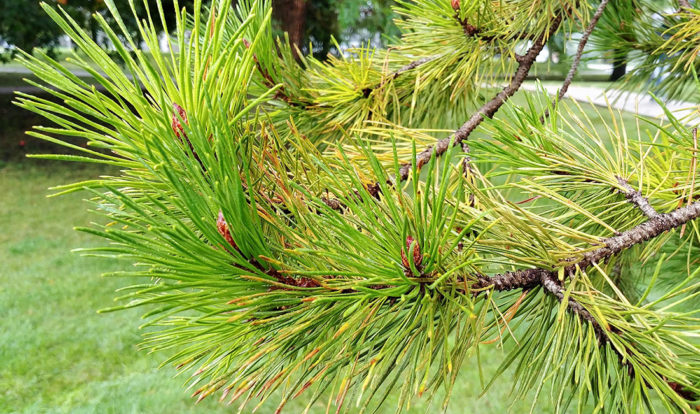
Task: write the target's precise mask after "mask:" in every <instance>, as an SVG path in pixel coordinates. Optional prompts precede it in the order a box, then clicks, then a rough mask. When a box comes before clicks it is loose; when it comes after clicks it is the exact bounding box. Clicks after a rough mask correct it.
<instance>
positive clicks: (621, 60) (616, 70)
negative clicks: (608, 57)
mask: <svg viewBox="0 0 700 414" xmlns="http://www.w3.org/2000/svg"><path fill="white" fill-rule="evenodd" d="M625 73H627V57H626V56H616V57H615V58H614V59H613V71H612V74H610V81H616V80H618V79H620V78H621V77H623V76H625Z"/></svg>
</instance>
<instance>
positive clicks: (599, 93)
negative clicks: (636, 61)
mask: <svg viewBox="0 0 700 414" xmlns="http://www.w3.org/2000/svg"><path fill="white" fill-rule="evenodd" d="M543 86H544V88H545V89H546V90H547V92H549V93H551V94H553V95H554V94H556V93H557V92H558V91H559V86H556V85H543ZM523 89H525V90H530V91H534V90H536V89H537V86H536V85H535V84H531V83H528V84H525V85H523ZM566 97H567V98H572V99H576V100H577V101H581V102H590V103H592V104H594V105H598V106H605V107H607V106H608V103H609V104H610V106H612V107H613V108H615V109H620V110H623V111H628V112H632V113H637V114H639V115H644V116H648V117H651V118H666V116H665V114H664V111H663V109H662V108H661V106H659V104H658V103H656V101H655V100H653V99H652V98H651V96H650V95H648V94H643V93H636V92H623V91H619V90H609V91H605V90H604V89H603V88H600V87H596V86H583V85H571V86H570V87H569V91H568V92H567V93H566ZM606 97H607V101H606V99H605V98H606ZM662 101H663V100H662ZM664 104H665V105H666V108H668V109H669V110H670V111H671V112H673V113H674V114H675V116H676V117H677V118H679V119H682V118H683V117H687V116H688V115H691V114H692V113H693V112H694V113H695V114H694V115H695V116H696V117H697V116H698V115H700V104H698V103H691V102H682V101H665V102H664ZM688 119H689V120H690V118H688ZM696 119H697V118H696ZM691 123H693V124H695V123H697V121H692V122H691Z"/></svg>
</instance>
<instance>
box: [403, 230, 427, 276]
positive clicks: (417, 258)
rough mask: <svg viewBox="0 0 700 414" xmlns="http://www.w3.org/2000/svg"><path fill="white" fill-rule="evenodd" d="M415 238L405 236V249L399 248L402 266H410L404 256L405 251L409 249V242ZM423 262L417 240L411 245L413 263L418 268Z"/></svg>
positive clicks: (408, 267)
mask: <svg viewBox="0 0 700 414" xmlns="http://www.w3.org/2000/svg"><path fill="white" fill-rule="evenodd" d="M414 241H415V240H414V239H413V237H411V236H407V237H406V250H404V249H401V263H402V264H403V267H405V268H406V269H410V268H411V264H410V263H409V262H408V258H407V257H406V251H408V250H410V249H411V244H412V243H413V242H414ZM422 263H423V255H422V254H421V252H420V246H419V245H418V242H416V244H415V245H414V246H413V264H414V265H415V266H416V269H419V268H420V265H421V264H422Z"/></svg>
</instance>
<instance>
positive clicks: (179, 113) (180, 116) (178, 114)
mask: <svg viewBox="0 0 700 414" xmlns="http://www.w3.org/2000/svg"><path fill="white" fill-rule="evenodd" d="M173 110H174V111H175V113H174V114H173V116H172V119H171V121H170V125H171V127H172V128H173V131H174V132H175V135H177V137H178V138H180V134H182V135H183V136H184V137H185V138H186V137H187V135H186V134H185V129H184V128H183V127H182V123H181V122H180V120H182V121H183V122H184V123H185V124H187V112H185V110H184V109H183V108H182V107H181V106H180V105H178V104H176V103H174V102H173Z"/></svg>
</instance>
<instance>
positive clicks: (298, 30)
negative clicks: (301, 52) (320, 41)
mask: <svg viewBox="0 0 700 414" xmlns="http://www.w3.org/2000/svg"><path fill="white" fill-rule="evenodd" d="M272 8H273V14H274V17H275V19H276V20H277V21H278V22H279V23H280V25H281V26H282V30H284V31H285V32H287V33H288V34H289V43H290V44H292V45H295V46H297V47H298V48H299V49H301V47H302V46H303V44H304V27H305V23H306V0H274V1H273V2H272Z"/></svg>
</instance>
